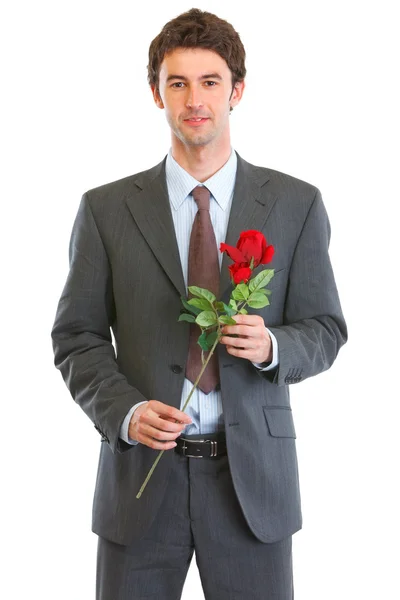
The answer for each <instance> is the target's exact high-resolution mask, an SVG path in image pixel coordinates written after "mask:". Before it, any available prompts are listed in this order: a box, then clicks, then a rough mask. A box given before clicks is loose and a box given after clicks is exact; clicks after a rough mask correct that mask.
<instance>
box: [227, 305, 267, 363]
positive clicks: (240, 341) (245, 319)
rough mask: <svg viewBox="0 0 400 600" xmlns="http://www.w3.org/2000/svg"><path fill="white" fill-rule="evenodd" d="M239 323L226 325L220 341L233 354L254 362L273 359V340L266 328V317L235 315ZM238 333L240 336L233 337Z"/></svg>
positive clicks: (235, 319)
mask: <svg viewBox="0 0 400 600" xmlns="http://www.w3.org/2000/svg"><path fill="white" fill-rule="evenodd" d="M232 318H233V319H234V321H236V323H237V325H224V327H223V328H222V333H223V334H224V336H223V337H222V338H221V340H220V343H221V344H225V345H226V350H227V352H228V353H229V354H232V355H233V356H238V357H239V358H247V359H248V360H250V361H251V362H254V363H263V362H270V361H271V360H272V342H271V338H270V335H269V333H268V331H267V330H266V328H265V324H264V319H263V318H262V317H260V316H259V315H235V316H234V317H232ZM234 334H237V335H238V336H239V337H231V336H232V335H234Z"/></svg>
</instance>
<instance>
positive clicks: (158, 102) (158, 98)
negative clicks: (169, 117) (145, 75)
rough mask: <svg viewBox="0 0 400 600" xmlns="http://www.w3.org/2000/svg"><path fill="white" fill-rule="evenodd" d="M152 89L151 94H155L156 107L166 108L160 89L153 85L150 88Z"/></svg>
mask: <svg viewBox="0 0 400 600" xmlns="http://www.w3.org/2000/svg"><path fill="white" fill-rule="evenodd" d="M150 88H151V93H152V94H153V98H154V102H155V103H156V105H157V106H158V108H164V103H163V101H162V100H161V96H160V92H159V90H158V87H157V86H155V85H154V84H153V83H152V84H151V86H150Z"/></svg>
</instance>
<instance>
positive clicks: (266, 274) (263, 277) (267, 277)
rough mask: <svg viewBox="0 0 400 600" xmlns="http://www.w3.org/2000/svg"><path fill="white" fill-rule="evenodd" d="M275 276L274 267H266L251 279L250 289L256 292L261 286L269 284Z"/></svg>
mask: <svg viewBox="0 0 400 600" xmlns="http://www.w3.org/2000/svg"><path fill="white" fill-rule="evenodd" d="M273 276H274V269H264V270H263V271H261V272H260V273H259V274H258V275H256V277H254V279H250V283H249V290H250V292H254V291H256V290H258V289H259V288H262V287H265V286H266V285H268V284H269V282H270V281H271V279H272V278H273Z"/></svg>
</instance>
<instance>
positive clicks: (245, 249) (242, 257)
mask: <svg viewBox="0 0 400 600" xmlns="http://www.w3.org/2000/svg"><path fill="white" fill-rule="evenodd" d="M220 251H221V252H226V253H227V255H228V256H229V258H231V259H232V260H234V261H235V263H238V264H240V265H241V266H242V267H244V266H249V265H250V262H251V259H252V258H254V264H253V268H254V269H255V268H256V267H258V265H260V264H261V265H265V264H267V263H268V262H270V261H271V260H272V257H273V255H274V247H273V246H271V245H270V246H268V245H267V240H266V239H265V237H264V235H263V234H262V233H261V231H257V230H255V229H249V230H248V231H242V233H241V234H240V237H239V240H238V242H237V244H236V248H235V247H234V246H228V244H224V243H221V245H220Z"/></svg>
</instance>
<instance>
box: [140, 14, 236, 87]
mask: <svg viewBox="0 0 400 600" xmlns="http://www.w3.org/2000/svg"><path fill="white" fill-rule="evenodd" d="M175 48H204V49H206V50H212V51H214V52H216V53H217V54H219V55H220V56H221V58H223V59H224V60H225V62H226V63H227V65H228V67H229V69H230V71H231V73H232V88H233V86H234V85H235V83H237V82H239V81H243V79H244V78H245V76H246V67H245V64H244V63H245V58H246V53H245V50H244V46H243V44H242V41H241V39H240V37H239V34H238V33H237V31H235V29H234V28H233V27H232V25H231V24H230V23H228V21H224V20H223V19H220V18H219V17H217V16H216V15H213V14H212V13H209V12H205V11H202V10H199V9H198V8H192V9H191V10H189V11H188V12H185V13H183V14H181V15H179V16H178V17H176V18H175V19H172V20H171V21H169V22H168V23H166V25H164V27H163V28H162V30H161V32H160V33H159V34H158V36H157V37H155V38H154V40H153V41H152V42H151V44H150V48H149V64H148V65H147V72H148V77H147V78H148V82H149V84H150V85H154V86H155V87H156V89H158V85H159V74H160V67H161V63H162V61H163V60H164V57H165V55H166V54H168V53H169V52H172V51H173V50H175Z"/></svg>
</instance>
